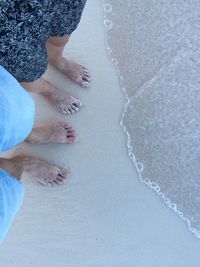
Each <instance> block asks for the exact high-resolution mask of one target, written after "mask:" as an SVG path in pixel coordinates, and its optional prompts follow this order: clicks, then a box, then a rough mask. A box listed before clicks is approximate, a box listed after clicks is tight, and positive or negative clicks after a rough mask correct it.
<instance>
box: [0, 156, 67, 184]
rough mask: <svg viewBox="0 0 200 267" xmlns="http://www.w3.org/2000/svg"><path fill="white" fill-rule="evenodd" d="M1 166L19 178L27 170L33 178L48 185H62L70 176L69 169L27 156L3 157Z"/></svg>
mask: <svg viewBox="0 0 200 267" xmlns="http://www.w3.org/2000/svg"><path fill="white" fill-rule="evenodd" d="M1 167H2V168H4V169H5V170H7V171H8V172H9V173H11V174H12V175H14V176H15V177H17V178H18V179H19V180H20V178H21V175H22V174H23V173H24V172H26V173H27V174H28V176H29V177H30V178H31V179H33V180H35V181H37V182H38V183H40V184H42V185H48V186H54V185H61V184H63V183H65V182H66V181H67V178H68V177H69V171H67V170H65V169H63V168H59V167H57V166H55V165H51V164H48V163H46V162H44V161H41V160H39V159H36V158H32V157H27V156H16V157H13V158H11V159H1Z"/></svg>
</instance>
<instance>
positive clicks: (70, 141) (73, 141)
mask: <svg viewBox="0 0 200 267" xmlns="http://www.w3.org/2000/svg"><path fill="white" fill-rule="evenodd" d="M75 142H76V137H67V143H68V144H74V143H75Z"/></svg>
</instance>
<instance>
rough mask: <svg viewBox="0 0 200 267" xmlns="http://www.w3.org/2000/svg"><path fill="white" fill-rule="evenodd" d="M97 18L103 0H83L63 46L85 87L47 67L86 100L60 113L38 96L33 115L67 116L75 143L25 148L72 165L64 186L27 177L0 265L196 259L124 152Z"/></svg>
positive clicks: (118, 98) (189, 238) (196, 245)
mask: <svg viewBox="0 0 200 267" xmlns="http://www.w3.org/2000/svg"><path fill="white" fill-rule="evenodd" d="M102 24H103V13H102V8H101V3H100V0H98V1H94V0H88V3H87V6H86V9H85V13H84V16H83V19H82V23H81V24H80V27H79V29H78V30H77V31H76V32H75V33H74V35H73V37H72V39H71V42H70V45H69V46H68V47H67V49H66V55H70V56H71V57H72V58H77V59H78V60H80V61H81V62H84V63H86V64H87V65H88V67H89V68H90V70H91V73H92V76H93V82H92V86H91V88H90V89H89V90H84V89H81V88H79V87H78V86H75V85H74V84H72V83H71V82H69V81H67V80H66V79H65V78H64V77H63V76H61V75H60V74H58V73H55V72H54V71H53V70H49V72H48V77H49V79H50V80H54V82H55V84H56V85H57V86H59V87H60V88H62V89H63V90H64V89H65V88H66V91H70V92H73V94H74V95H75V96H77V97H80V98H81V99H83V101H84V103H85V106H84V107H83V108H82V110H81V112H79V113H77V114H76V115H73V116H68V117H63V116H60V115H59V114H58V113H56V112H54V111H53V110H52V109H51V108H50V107H49V106H48V105H47V103H46V102H45V101H44V100H43V99H37V103H38V107H39V109H40V111H41V110H43V109H44V111H45V113H44V114H43V116H39V118H38V119H39V120H46V119H48V120H56V119H60V120H61V119H62V120H64V119H67V120H68V121H70V122H71V124H72V125H73V126H74V127H75V128H76V129H77V131H78V132H79V136H80V138H81V139H80V141H79V142H78V143H77V144H76V145H73V146H69V145H66V146H65V145H47V146H46V145H44V146H35V147H33V146H27V147H25V148H24V150H26V151H29V153H30V154H33V155H40V157H41V158H44V159H48V160H51V161H52V162H57V163H59V164H61V165H63V164H65V165H66V166H70V167H71V172H72V175H71V177H70V180H69V181H68V183H67V184H66V185H64V186H62V187H58V188H52V189H51V188H45V187H41V186H40V185H38V184H35V183H34V182H32V181H30V180H25V181H24V184H25V187H26V197H25V201H24V204H23V207H22V209H21V211H20V213H19V214H18V215H17V217H16V220H15V222H14V224H13V226H12V228H11V231H10V232H9V234H8V236H7V239H6V240H5V242H4V244H3V246H2V247H1V250H0V266H1V267H28V266H34V267H44V266H48V267H74V266H77V267H79V266H80V267H93V266H95V267H107V266H108V267H122V266H123V267H133V266H140V267H157V266H162V267H169V266H170V267H188V266H190V267H197V266H199V265H200V263H199V260H200V254H199V251H200V241H199V240H198V239H196V238H195V237H194V236H193V234H191V233H190V232H189V231H188V229H187V226H186V224H185V223H184V222H183V221H181V220H180V219H179V218H178V216H177V215H175V214H174V213H173V212H172V211H171V210H169V209H168V208H167V207H166V205H165V204H163V202H162V201H161V200H160V199H159V198H158V197H157V196H156V195H155V193H153V192H152V191H151V190H149V189H148V188H147V187H146V186H145V185H144V184H141V183H140V182H139V179H138V177H137V174H136V171H135V169H134V167H133V165H132V163H131V162H130V160H129V158H128V156H127V151H126V136H125V134H124V133H123V131H122V129H121V127H120V126H119V121H120V116H121V113H122V110H123V105H124V99H123V95H122V93H121V91H120V88H119V85H118V80H117V76H116V72H115V70H114V68H113V66H112V65H111V64H110V62H109V59H108V57H107V54H106V50H105V47H104V29H103V26H102ZM52 77H53V78H52ZM43 104H44V105H45V107H44V105H43Z"/></svg>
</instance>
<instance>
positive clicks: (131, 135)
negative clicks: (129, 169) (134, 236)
mask: <svg viewBox="0 0 200 267" xmlns="http://www.w3.org/2000/svg"><path fill="white" fill-rule="evenodd" d="M103 5H104V11H105V20H104V24H105V27H106V29H107V36H106V39H107V50H108V53H109V55H110V58H111V61H112V62H113V64H114V65H115V67H116V69H117V71H118V74H119V81H120V85H121V88H122V90H123V91H124V94H125V97H126V99H127V104H126V106H125V112H124V114H123V116H122V121H121V125H122V127H123V128H124V130H125V132H126V133H127V144H128V152H129V156H130V158H131V160H132V161H133V163H134V164H135V165H136V168H137V170H138V173H139V176H140V179H141V181H142V182H144V183H146V184H147V185H148V186H150V187H151V188H152V189H154V190H155V191H156V192H157V193H158V195H159V196H160V197H161V198H162V199H163V200H164V202H165V203H166V204H167V205H168V206H169V207H170V208H172V209H173V210H174V211H175V212H176V213H177V214H178V215H179V216H180V217H181V218H182V219H184V220H185V221H186V222H187V224H188V226H189V229H190V230H191V231H192V232H193V233H194V234H195V236H196V237H198V238H200V179H199V176H200V142H199V137H200V109H199V107H200V89H199V83H200V78H199V71H200V57H199V55H200V48H199V39H200V37H199V26H200V22H199V7H200V3H199V2H198V1H187V2H185V1H184V2H183V1H178V0H176V1H159V2H158V1H155V0H150V1H149V0H145V1H142V2H140V1H137V0H134V1H133V0H124V1H122V0H119V1H114V0H103ZM124 14H125V15H124Z"/></svg>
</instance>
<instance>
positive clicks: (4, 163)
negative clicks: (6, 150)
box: [0, 158, 23, 180]
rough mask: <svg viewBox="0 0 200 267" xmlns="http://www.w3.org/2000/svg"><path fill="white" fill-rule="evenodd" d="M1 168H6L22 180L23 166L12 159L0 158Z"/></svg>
mask: <svg viewBox="0 0 200 267" xmlns="http://www.w3.org/2000/svg"><path fill="white" fill-rule="evenodd" d="M0 168H2V169H4V170H5V171H7V172H8V173H10V174H11V175H12V176H14V177H16V178H17V180H21V176H22V172H23V171H22V166H21V168H20V167H19V166H17V164H15V163H14V162H13V161H12V159H5V158H0Z"/></svg>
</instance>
